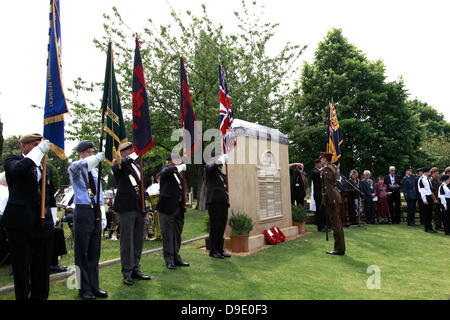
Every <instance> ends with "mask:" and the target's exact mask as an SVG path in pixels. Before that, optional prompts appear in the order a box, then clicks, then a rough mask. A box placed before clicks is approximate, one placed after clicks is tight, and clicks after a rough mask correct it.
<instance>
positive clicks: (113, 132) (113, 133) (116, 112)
mask: <svg viewBox="0 0 450 320" xmlns="http://www.w3.org/2000/svg"><path fill="white" fill-rule="evenodd" d="M102 112H104V113H105V117H106V127H105V131H106V145H105V159H106V161H108V163H109V164H110V165H112V164H113V162H114V160H117V162H118V164H119V165H120V163H121V158H120V152H119V146H120V145H121V144H122V143H125V142H127V141H128V140H127V133H126V129H125V124H124V122H123V116H122V107H121V106H120V99H119V90H118V89H117V82H116V75H115V73H114V58H113V51H112V49H111V41H110V42H109V44H108V57H107V60H106V72H105V84H104V88H103V100H102Z"/></svg>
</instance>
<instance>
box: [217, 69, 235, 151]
mask: <svg viewBox="0 0 450 320" xmlns="http://www.w3.org/2000/svg"><path fill="white" fill-rule="evenodd" d="M219 83H220V111H219V114H220V132H221V134H222V152H223V153H227V151H230V150H231V148H232V147H233V145H234V141H233V114H232V112H231V103H230V96H229V94H228V86H227V82H226V81H225V77H224V76H223V67H222V65H220V64H219Z"/></svg>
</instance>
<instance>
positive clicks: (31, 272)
mask: <svg viewBox="0 0 450 320" xmlns="http://www.w3.org/2000/svg"><path fill="white" fill-rule="evenodd" d="M50 237H51V230H40V231H33V232H24V231H16V230H8V241H9V248H10V250H11V264H12V268H13V275H14V292H15V294H16V300H28V299H31V300H47V298H48V294H49V291H50V257H51V250H50V249H51V248H50Z"/></svg>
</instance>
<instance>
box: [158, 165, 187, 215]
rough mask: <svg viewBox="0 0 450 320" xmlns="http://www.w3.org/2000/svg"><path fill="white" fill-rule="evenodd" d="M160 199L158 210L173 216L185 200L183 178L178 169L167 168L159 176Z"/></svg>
mask: <svg viewBox="0 0 450 320" xmlns="http://www.w3.org/2000/svg"><path fill="white" fill-rule="evenodd" d="M159 179H160V180H159V187H160V189H159V199H158V204H157V205H156V210H158V211H159V212H160V213H165V214H172V213H173V212H175V210H176V209H177V206H179V205H180V203H181V202H182V200H183V190H182V186H183V176H182V175H181V174H179V173H178V170H177V168H176V167H171V166H165V167H163V168H162V169H161V172H160V176H159Z"/></svg>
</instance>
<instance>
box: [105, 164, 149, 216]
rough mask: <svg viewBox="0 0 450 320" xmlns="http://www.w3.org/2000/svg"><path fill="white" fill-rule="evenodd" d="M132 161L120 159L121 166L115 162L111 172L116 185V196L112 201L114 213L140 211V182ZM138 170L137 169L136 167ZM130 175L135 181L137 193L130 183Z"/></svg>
mask: <svg viewBox="0 0 450 320" xmlns="http://www.w3.org/2000/svg"><path fill="white" fill-rule="evenodd" d="M132 163H133V160H132V159H130V158H125V159H122V163H121V166H120V168H119V165H118V164H117V162H115V163H114V165H113V167H112V171H113V174H114V178H115V180H116V185H117V194H116V198H115V199H114V206H113V208H114V210H115V211H119V212H120V211H133V210H137V211H140V210H141V208H142V205H141V191H140V188H141V181H140V179H139V176H138V174H137V173H136V171H135V169H134V168H133V167H132ZM136 167H137V168H138V169H139V167H138V166H136ZM129 175H131V176H132V177H133V178H134V180H135V181H136V186H137V188H138V189H137V191H136V189H135V187H133V184H132V183H131V180H130V177H129Z"/></svg>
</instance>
